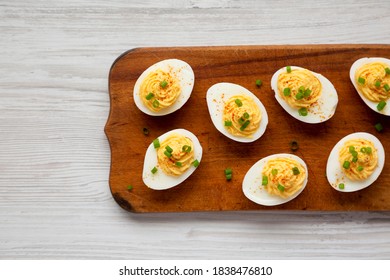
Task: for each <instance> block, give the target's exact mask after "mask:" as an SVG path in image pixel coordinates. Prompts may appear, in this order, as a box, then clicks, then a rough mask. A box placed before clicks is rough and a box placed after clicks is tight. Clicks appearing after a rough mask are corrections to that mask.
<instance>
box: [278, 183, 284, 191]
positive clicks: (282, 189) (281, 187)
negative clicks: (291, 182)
mask: <svg viewBox="0 0 390 280" xmlns="http://www.w3.org/2000/svg"><path fill="white" fill-rule="evenodd" d="M284 189H285V187H284V186H283V185H281V184H278V190H279V191H281V192H284Z"/></svg>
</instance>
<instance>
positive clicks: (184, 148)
mask: <svg viewBox="0 0 390 280" xmlns="http://www.w3.org/2000/svg"><path fill="white" fill-rule="evenodd" d="M181 150H182V151H183V152H185V153H189V152H191V146H188V145H184V146H183V147H182V148H181Z"/></svg>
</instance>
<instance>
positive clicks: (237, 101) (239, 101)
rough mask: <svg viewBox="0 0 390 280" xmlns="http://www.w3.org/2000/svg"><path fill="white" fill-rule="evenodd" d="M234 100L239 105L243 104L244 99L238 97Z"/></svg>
mask: <svg viewBox="0 0 390 280" xmlns="http://www.w3.org/2000/svg"><path fill="white" fill-rule="evenodd" d="M234 102H236V104H237V106H238V107H241V106H242V101H241V100H240V99H238V98H237V99H236V100H234Z"/></svg>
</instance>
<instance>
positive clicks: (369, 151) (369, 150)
mask: <svg viewBox="0 0 390 280" xmlns="http://www.w3.org/2000/svg"><path fill="white" fill-rule="evenodd" d="M371 153H372V149H371V147H366V154H368V155H369V154H371Z"/></svg>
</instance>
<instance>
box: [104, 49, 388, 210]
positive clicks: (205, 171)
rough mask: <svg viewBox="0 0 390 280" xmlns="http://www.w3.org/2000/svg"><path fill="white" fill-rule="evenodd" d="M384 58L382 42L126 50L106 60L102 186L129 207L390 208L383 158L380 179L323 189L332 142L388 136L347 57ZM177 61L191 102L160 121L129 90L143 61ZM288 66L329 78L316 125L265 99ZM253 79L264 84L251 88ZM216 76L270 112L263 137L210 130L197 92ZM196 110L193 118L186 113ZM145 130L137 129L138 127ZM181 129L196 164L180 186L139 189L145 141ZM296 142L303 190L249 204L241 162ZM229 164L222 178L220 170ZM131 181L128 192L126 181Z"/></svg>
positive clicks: (284, 149)
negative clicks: (328, 110)
mask: <svg viewBox="0 0 390 280" xmlns="http://www.w3.org/2000/svg"><path fill="white" fill-rule="evenodd" d="M365 56H368V57H373V56H380V57H389V56H390V45H301V46H234V47H194V48H191V47H182V48H140V49H134V50H131V51H129V52H127V53H126V54H124V55H123V56H121V57H120V58H119V59H118V60H116V61H115V63H114V64H113V66H112V68H111V71H110V76H109V91H110V97H111V111H110V115H109V118H108V121H107V125H106V133H107V136H108V138H109V140H110V146H111V153H112V159H111V174H110V187H111V192H112V194H113V196H114V199H115V200H116V201H117V202H118V203H119V204H120V205H121V206H122V207H123V208H125V209H127V210H130V211H134V212H172V211H216V210H255V209H262V210H264V209H268V210H269V209H283V210H328V211H329V210H338V211H340V210H347V211H348V210H355V211H356V210H390V185H389V183H388V182H390V172H389V169H390V164H388V163H385V167H384V170H383V173H382V175H381V176H380V178H379V179H378V180H377V181H376V182H375V183H374V184H373V185H372V186H371V187H370V188H367V189H364V190H362V191H359V192H354V193H341V192H337V191H335V190H334V189H333V188H331V187H330V185H329V183H328V181H327V179H326V176H325V175H324V174H325V170H326V163H327V159H328V156H329V153H330V151H331V150H332V148H333V146H334V145H335V144H336V143H337V142H338V141H339V140H340V139H341V138H343V137H344V136H346V135H347V134H350V133H354V132H360V131H366V132H369V133H372V134H375V135H376V136H377V137H379V139H380V140H381V142H382V143H383V145H384V148H385V151H386V150H390V145H389V143H390V141H389V140H390V135H389V134H388V132H386V131H384V132H382V133H378V132H377V131H376V130H375V128H374V124H376V123H378V122H381V123H386V122H387V119H386V116H383V115H379V114H377V113H376V112H374V111H372V110H371V109H369V108H368V107H367V106H366V105H365V104H364V103H363V102H362V100H361V98H360V97H359V96H358V94H357V93H356V90H355V89H354V87H353V85H352V83H351V82H350V79H349V69H350V66H351V65H352V63H353V62H354V61H355V60H357V59H358V58H361V57H365ZM169 58H177V59H181V60H184V61H186V62H187V63H189V64H190V65H191V67H192V68H193V70H194V73H195V86H194V90H193V93H192V95H191V98H190V100H189V101H188V102H187V103H186V105H185V106H184V107H183V108H182V109H180V110H179V111H177V112H175V113H173V114H170V115H168V116H164V117H150V116H148V115H146V114H144V113H143V112H141V111H140V110H139V109H138V108H137V107H136V106H135V103H134V99H133V88H134V84H135V82H136V80H137V79H138V77H139V76H140V75H141V73H142V72H143V71H144V70H145V69H146V68H148V67H149V66H150V65H152V64H154V63H156V62H158V61H160V60H163V59H169ZM286 65H297V66H301V67H304V68H307V69H310V70H312V71H314V72H317V73H321V74H322V75H324V76H325V77H326V78H328V79H329V80H330V81H331V82H332V83H333V84H334V86H335V88H336V89H337V92H338V95H339V100H340V102H339V105H338V107H337V110H336V114H335V115H334V116H333V118H331V119H330V120H328V121H326V122H323V123H321V124H305V123H302V122H300V121H298V120H296V119H294V118H292V117H291V116H290V115H289V114H287V113H286V112H285V111H284V110H283V109H282V108H281V106H279V104H278V103H277V101H276V100H275V98H274V92H273V90H272V89H271V86H270V81H271V77H272V75H273V73H274V72H275V71H276V70H278V69H280V68H282V67H284V66H286ZM256 79H261V80H262V81H264V82H263V85H262V86H261V88H257V87H256V85H255V81H256ZM219 82H232V83H236V84H239V85H241V86H243V87H245V88H247V89H249V90H250V91H252V92H253V93H254V94H255V95H256V96H257V97H258V98H259V99H260V100H261V102H262V103H263V104H264V106H265V107H266V109H267V113H268V116H269V124H268V126H267V131H266V133H265V134H264V135H263V136H262V137H261V138H260V139H259V140H257V141H255V142H253V143H238V142H235V141H233V140H230V139H228V138H227V137H225V136H224V135H222V134H221V133H220V132H218V131H217V130H216V129H215V127H214V126H213V124H212V122H211V119H210V115H209V112H208V109H207V104H206V92H207V90H208V88H209V87H211V86H212V85H213V84H215V83H219ZM195 116H196V117H195ZM144 127H147V128H148V129H149V131H150V134H149V135H148V136H145V135H144V134H143V132H142V131H143V128H144ZM175 128H185V129H188V130H190V131H191V132H193V133H194V134H195V135H197V137H198V139H199V141H200V143H201V145H202V146H203V151H204V154H203V158H202V162H201V166H199V167H198V168H197V170H196V173H195V174H193V175H192V176H191V177H189V178H188V179H187V180H186V181H185V182H183V183H182V184H180V186H178V187H175V188H172V189H170V190H166V191H155V190H152V189H149V188H147V187H146V186H145V185H144V184H143V182H142V168H143V161H144V156H145V152H146V149H147V147H148V146H149V144H150V143H151V141H152V140H153V139H155V138H157V137H158V136H159V135H162V134H164V133H165V132H167V131H169V130H172V129H175ZM292 140H296V141H298V143H299V145H300V149H299V150H298V151H297V152H295V154H296V155H298V156H299V157H301V158H302V159H303V160H304V161H305V162H306V164H307V166H308V176H309V182H308V184H307V187H306V189H305V190H304V191H303V193H302V194H301V195H299V197H297V198H296V199H294V200H293V201H291V202H289V203H286V204H283V205H278V206H275V207H266V206H260V205H257V204H255V203H253V202H251V201H250V200H248V199H247V198H246V197H245V196H244V194H243V192H242V181H243V179H244V176H245V174H246V172H247V171H248V170H249V168H250V167H251V166H252V165H253V164H254V163H255V162H257V161H258V160H260V159H261V158H263V157H266V156H268V155H271V154H278V153H292V151H291V149H290V145H289V143H290V142H291V141H292ZM228 167H230V168H232V169H233V173H234V174H233V179H232V180H231V181H230V182H227V181H226V179H225V175H224V169H225V168H228ZM129 184H130V185H133V186H134V188H133V189H132V190H131V191H128V190H127V185H129Z"/></svg>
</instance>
